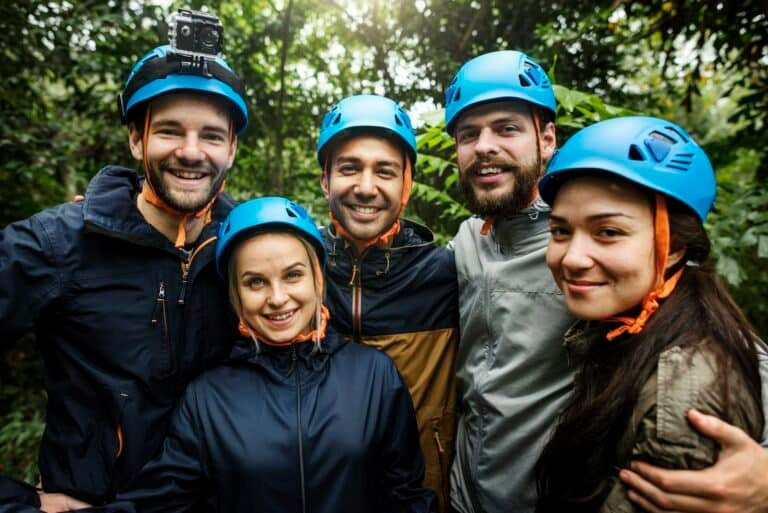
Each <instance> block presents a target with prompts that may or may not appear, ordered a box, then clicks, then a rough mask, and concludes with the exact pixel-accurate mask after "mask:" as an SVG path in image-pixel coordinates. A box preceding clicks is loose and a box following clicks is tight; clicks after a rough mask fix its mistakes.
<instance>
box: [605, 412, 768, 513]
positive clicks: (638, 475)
mask: <svg viewBox="0 0 768 513" xmlns="http://www.w3.org/2000/svg"><path fill="white" fill-rule="evenodd" d="M688 419H689V420H690V421H691V424H692V425H693V426H694V427H695V428H696V429H697V430H698V431H699V432H700V433H702V434H703V435H706V436H708V437H710V438H712V439H713V440H715V441H716V442H717V443H718V444H719V445H720V454H719V457H718V460H717V462H716V463H715V465H713V466H711V467H709V468H706V469H703V470H666V469H662V468H659V467H655V466H653V465H649V464H647V463H643V462H639V461H635V462H633V463H632V464H631V466H630V469H624V470H622V471H621V472H620V474H619V475H620V477H621V480H622V481H623V482H624V483H625V484H626V485H627V487H629V488H630V491H629V498H630V500H631V501H632V502H634V503H635V504H637V505H638V506H640V507H642V508H643V509H645V510H646V511H649V512H651V513H663V512H679V513H737V512H738V513H768V450H766V449H763V448H762V447H761V446H760V445H759V444H758V443H757V442H755V441H754V440H753V439H752V438H750V437H749V436H748V435H747V434H746V433H744V432H743V431H742V430H740V429H738V428H736V427H734V426H731V425H730V424H727V423H726V422H723V421H721V420H720V419H718V418H717V417H712V416H710V415H704V414H703V413H700V412H698V411H696V410H691V411H690V412H688Z"/></svg>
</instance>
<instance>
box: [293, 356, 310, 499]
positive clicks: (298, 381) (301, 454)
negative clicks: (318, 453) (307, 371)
mask: <svg viewBox="0 0 768 513" xmlns="http://www.w3.org/2000/svg"><path fill="white" fill-rule="evenodd" d="M291 360H293V362H292V363H293V370H294V375H295V376H296V424H297V427H296V434H297V438H298V441H299V479H300V482H301V511H302V513H306V511H307V494H306V488H305V487H306V484H305V482H304V444H303V441H302V436H301V378H300V376H299V366H298V362H297V358H296V346H295V345H294V346H291Z"/></svg>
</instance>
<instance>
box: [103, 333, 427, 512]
mask: <svg viewBox="0 0 768 513" xmlns="http://www.w3.org/2000/svg"><path fill="white" fill-rule="evenodd" d="M244 344H248V345H247V346H237V347H235V349H234V351H233V355H234V356H233V358H232V360H231V361H229V362H227V363H226V364H224V365H221V366H220V367H218V368H216V369H213V370H211V371H209V372H207V373H205V374H203V375H202V376H200V377H199V378H198V379H196V380H195V381H193V382H192V383H191V384H190V385H189V388H188V389H187V392H186V394H185V395H184V398H183V400H182V401H181V403H180V404H179V408H178V410H177V411H176V413H175V415H174V418H173V422H172V424H171V428H170V432H169V434H168V438H167V440H166V441H165V443H164V445H163V449H162V453H161V455H160V456H159V457H158V458H157V459H155V460H153V461H152V462H150V463H149V464H148V465H147V466H146V467H145V468H144V470H143V471H142V472H141V474H140V476H139V478H138V479H137V480H136V481H135V482H134V483H132V484H131V486H130V488H129V490H127V491H126V492H124V493H121V494H120V495H119V499H120V500H121V501H124V502H121V503H117V504H115V505H112V506H107V507H106V508H105V509H106V510H108V511H115V510H118V511H139V512H141V513H150V512H160V511H162V512H168V513H170V512H173V513H181V512H188V511H193V510H194V508H195V507H196V506H197V505H200V504H205V505H206V506H205V511H210V512H217V513H236V512H237V513H239V512H246V511H247V512H254V513H257V512H281V513H293V512H297V513H298V512H301V513H308V512H312V513H376V512H382V513H384V512H386V513H394V512H412V513H417V512H436V511H437V501H436V498H435V495H434V494H433V493H432V492H431V491H430V490H427V489H425V488H422V487H421V480H422V478H423V476H424V460H423V458H422V456H421V451H420V450H419V438H418V432H417V429H416V419H415V417H414V413H413V406H412V405H411V400H410V398H409V396H408V390H407V389H406V387H405V385H404V384H403V381H402V379H401V378H400V376H399V375H398V373H397V370H396V369H395V366H394V364H393V363H392V361H391V360H390V359H389V358H388V357H387V356H386V355H385V354H383V353H381V352H379V351H376V350H374V349H371V348H368V347H365V346H361V345H358V344H348V343H346V342H343V341H342V340H341V339H340V338H339V336H338V335H336V334H334V333H333V332H329V335H328V337H327V338H326V339H325V340H324V341H323V342H322V344H321V349H320V350H319V351H317V352H313V344H312V343H311V342H305V343H302V344H298V345H293V346H289V347H281V348H276V347H270V346H265V345H262V346H261V352H260V353H258V354H257V353H256V352H255V351H253V350H252V349H248V347H252V344H251V343H250V341H249V342H244ZM127 501H131V502H133V504H130V503H128V502H127ZM134 507H135V510H134V509H133V508H134ZM102 511H103V510H102Z"/></svg>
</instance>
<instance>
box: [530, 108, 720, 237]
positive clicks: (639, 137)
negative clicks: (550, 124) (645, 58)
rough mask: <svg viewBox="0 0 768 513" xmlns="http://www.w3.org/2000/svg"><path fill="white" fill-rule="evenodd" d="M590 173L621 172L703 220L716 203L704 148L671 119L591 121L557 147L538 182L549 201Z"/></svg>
mask: <svg viewBox="0 0 768 513" xmlns="http://www.w3.org/2000/svg"><path fill="white" fill-rule="evenodd" d="M585 171H588V172H590V173H594V172H595V171H597V172H600V171H604V172H606V173H612V174H614V175H618V176H621V177H623V178H625V179H627V180H629V181H631V182H634V183H636V184H638V185H642V186H643V187H647V188H649V189H651V190H653V191H656V192H660V193H662V194H666V195H667V196H670V197H672V198H674V199H676V200H678V201H680V202H682V203H684V204H685V205H688V206H689V207H690V208H692V209H693V210H694V212H696V214H697V215H698V216H699V218H700V219H701V222H702V223H703V222H704V219H706V217H707V214H708V213H709V211H710V210H711V209H712V205H713V204H714V202H715V193H716V186H715V173H714V170H713V169H712V164H711V163H710V162H709V158H707V154H706V153H705V152H704V150H703V149H702V148H701V146H699V145H698V144H696V141H694V140H693V138H691V136H690V135H688V133H687V132H686V131H685V130H683V129H682V128H680V127H679V126H678V125H676V124H674V123H670V122H669V121H665V120H663V119H659V118H653V117H642V116H629V117H622V118H613V119H609V120H606V121H601V122H599V123H595V124H594V125H590V126H588V127H586V128H584V129H582V130H580V131H578V132H577V133H576V134H574V135H573V136H572V137H571V138H570V139H568V142H566V143H565V144H564V145H563V147H562V148H561V149H560V150H558V151H557V152H556V153H555V155H554V157H553V158H552V160H551V161H550V163H549V167H548V169H547V172H546V174H545V175H544V177H543V178H542V179H541V181H540V182H539V193H540V194H541V197H542V199H543V200H544V201H546V202H547V203H549V204H550V205H551V204H552V202H553V201H554V199H555V195H556V194H557V190H558V188H559V187H560V185H561V184H562V183H563V182H564V181H565V180H567V179H568V178H571V177H573V176H576V175H578V174H581V173H584V172H585Z"/></svg>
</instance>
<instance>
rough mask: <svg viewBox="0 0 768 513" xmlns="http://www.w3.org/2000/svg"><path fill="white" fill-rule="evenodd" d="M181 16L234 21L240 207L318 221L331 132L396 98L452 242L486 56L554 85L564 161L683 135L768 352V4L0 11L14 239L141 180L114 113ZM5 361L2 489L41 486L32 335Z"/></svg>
mask: <svg viewBox="0 0 768 513" xmlns="http://www.w3.org/2000/svg"><path fill="white" fill-rule="evenodd" d="M178 7H191V8H193V9H203V10H209V11H213V12H215V13H217V14H218V15H219V16H220V17H221V19H222V23H223V25H224V29H225V54H224V57H225V58H226V60H227V61H228V62H229V63H230V65H231V66H232V67H233V68H234V69H235V70H236V71H237V72H238V74H239V75H240V76H241V77H242V78H243V80H244V82H245V84H246V85H247V96H248V101H249V105H250V109H251V111H250V112H251V123H250V126H249V127H248V129H247V131H246V132H245V134H244V135H243V136H242V137H241V139H240V143H239V147H238V155H237V160H236V163H235V166H234V168H233V169H232V170H231V171H230V176H229V179H228V192H229V193H230V194H232V195H233V196H235V197H236V198H237V199H240V200H242V199H246V198H250V197H254V196H259V195H265V194H281V195H287V196H290V197H292V198H295V199H296V200H297V201H299V202H300V203H303V204H305V205H307V206H309V207H310V209H311V211H312V212H313V214H314V215H315V216H317V218H318V219H324V218H325V212H326V207H325V206H324V200H323V198H322V195H321V192H320V188H319V172H320V171H319V169H318V166H317V163H316V160H315V139H316V135H317V130H318V126H319V123H320V121H321V118H322V115H323V113H324V112H325V111H326V110H327V109H328V108H329V107H330V106H331V105H333V104H334V103H335V102H336V101H338V100H339V99H341V98H342V97H344V96H347V95H350V94H358V93H377V94H384V95H387V96H391V97H392V98H395V99H397V100H398V101H400V103H401V104H403V106H404V107H405V108H406V109H408V110H409V111H410V112H411V114H412V117H413V118H414V119H415V121H416V123H417V127H418V137H419V139H418V140H419V146H420V151H421V154H420V157H419V162H418V165H417V174H416V181H417V184H416V186H415V188H414V198H413V200H412V202H411V204H410V206H409V209H408V212H407V215H408V217H411V218H415V219H418V220H420V221H422V222H424V223H426V224H428V225H429V226H431V227H432V228H433V230H434V231H435V232H436V234H437V235H438V237H439V240H440V241H441V242H446V241H447V240H449V239H450V238H451V236H452V235H453V234H454V233H455V231H456V228H457V227H458V224H459V222H460V221H461V220H462V219H463V218H465V217H466V216H467V215H468V212H467V211H466V210H465V209H464V208H463V207H462V205H461V203H460V197H459V193H458V189H457V187H456V181H457V175H456V169H455V165H454V164H453V160H454V155H453V141H452V140H451V139H450V138H449V137H447V135H445V134H444V133H443V126H442V101H443V92H444V90H445V87H446V86H447V84H448V83H449V82H450V80H451V78H452V77H453V74H454V73H455V72H456V71H457V70H458V68H459V66H460V65H461V64H462V63H463V62H464V61H466V60H467V59H469V58H471V57H473V56H475V55H477V54H479V53H483V52H486V51H491V50H497V49H519V50H523V51H525V52H527V53H529V54H530V55H531V56H533V57H534V58H535V59H536V60H538V61H539V62H540V63H541V64H542V65H543V66H544V67H545V68H546V69H548V70H549V73H550V76H551V77H552V79H553V81H554V83H555V84H556V86H555V87H556V93H557V96H558V101H559V112H558V135H559V139H560V141H559V142H560V144H562V143H563V142H564V141H565V140H566V139H567V137H568V136H569V135H570V134H572V133H573V132H574V131H575V130H576V129H578V128H580V127H582V126H585V125H587V124H589V123H592V122H594V121H598V120H601V119H605V118H608V117H612V116H616V115H622V114H629V113H643V114H649V115H657V116H661V117H666V118H669V119H671V120H674V121H676V122H678V123H680V124H681V125H682V126H684V127H686V128H687V129H688V130H689V131H690V132H691V134H692V135H694V137H695V138H696V139H697V140H698V142H699V143H701V144H702V145H703V146H704V148H705V149H706V151H707V153H708V154H709V156H710V158H711V159H712V161H713V164H714V166H715V169H716V170H717V179H718V194H719V197H718V202H717V205H716V209H715V212H714V214H713V215H711V216H710V217H709V219H708V228H709V233H710V235H711V236H712V240H713V242H714V244H715V256H716V258H717V268H718V271H719V272H720V274H721V275H722V276H723V277H724V279H725V281H726V282H727V283H728V285H729V286H730V287H731V290H732V291H733V293H734V295H735V296H736V298H737V300H738V302H739V303H740V304H741V305H742V307H743V308H744V309H745V310H746V311H747V313H748V315H749V317H750V318H751V320H752V321H753V322H754V323H755V324H756V326H757V328H758V331H759V332H760V333H761V334H762V335H763V336H764V338H765V335H766V334H768V315H766V314H768V302H766V301H764V296H765V291H766V290H768V271H766V263H767V262H768V191H766V188H765V185H766V183H768V182H767V181H768V149H767V148H766V142H767V140H766V137H765V130H766V121H767V119H766V113H767V112H768V22H767V21H766V12H767V11H768V4H767V3H766V1H765V0H743V1H739V2H736V1H708V0H701V1H693V0H672V1H660V0H646V1H644V2H626V1H619V0H612V1H591V0H590V1H581V0H570V1H560V0H550V1H546V2H542V1H540V0H518V1H478V0H455V1H447V0H416V1H413V0H408V1H404V0H237V1H227V0H221V1H215V0H211V1H209V2H206V3H202V2H198V1H189V2H185V3H180V2H174V1H171V0H156V1H155V2H154V3H153V2H140V1H136V0H130V1H125V0H108V1H104V0H93V1H91V0H84V1H80V0H69V1H66V0H65V1H51V2H44V1H32V0H15V1H14V2H2V6H0V60H1V61H2V70H3V85H2V86H0V227H4V226H5V225H6V224H8V223H10V222H13V221H15V220H18V219H22V218H25V217H27V216H29V215H31V214H33V213H35V212H36V211H38V210H40V209H42V208H45V207H48V206H50V205H54V204H57V203H60V202H63V201H68V200H70V199H71V198H72V197H73V196H74V195H75V194H76V193H81V192H83V191H85V188H86V185H87V183H88V181H89V179H90V178H91V177H92V176H93V175H94V174H95V173H96V172H97V171H98V170H99V169H100V168H101V167H102V166H103V165H105V164H122V165H126V166H133V165H135V163H134V162H133V161H132V159H131V157H130V154H129V152H128V145H127V144H126V143H127V137H126V130H125V129H124V128H123V127H121V126H120V123H119V120H118V116H117V112H116V99H115V98H116V95H117V93H118V92H119V91H120V89H121V86H122V84H123V82H124V81H125V79H126V78H127V76H128V73H129V71H130V69H131V67H132V66H133V64H134V62H135V61H136V60H137V59H138V58H139V57H140V56H141V55H143V54H144V53H145V52H146V51H148V50H149V49H151V48H153V47H154V46H157V45H159V44H164V43H165V42H166V41H167V36H166V31H167V26H166V20H167V19H168V15H169V13H171V12H173V11H175V10H176V8H178ZM1 288H2V284H0V289H1ZM1 293H2V290H0V294H1ZM0 349H2V350H3V352H2V353H1V354H0V473H2V474H7V475H11V476H14V477H17V478H21V479H26V480H28V481H29V482H32V483H34V482H36V480H37V469H36V457H37V445H38V442H39V438H40V435H41V434H42V430H43V426H44V410H43V406H44V403H45V395H44V392H42V380H41V377H40V376H41V372H40V365H41V363H40V361H39V357H38V354H37V351H36V349H35V341H34V336H33V335H29V336H28V337H26V338H25V339H23V340H21V341H19V342H17V343H15V344H13V345H10V344H8V341H0Z"/></svg>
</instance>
